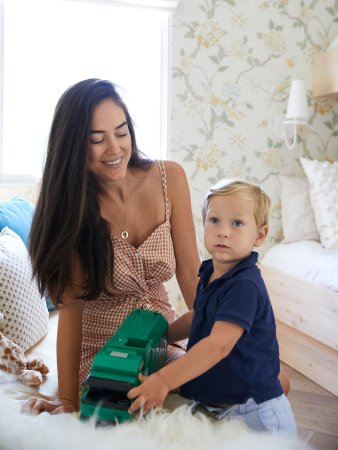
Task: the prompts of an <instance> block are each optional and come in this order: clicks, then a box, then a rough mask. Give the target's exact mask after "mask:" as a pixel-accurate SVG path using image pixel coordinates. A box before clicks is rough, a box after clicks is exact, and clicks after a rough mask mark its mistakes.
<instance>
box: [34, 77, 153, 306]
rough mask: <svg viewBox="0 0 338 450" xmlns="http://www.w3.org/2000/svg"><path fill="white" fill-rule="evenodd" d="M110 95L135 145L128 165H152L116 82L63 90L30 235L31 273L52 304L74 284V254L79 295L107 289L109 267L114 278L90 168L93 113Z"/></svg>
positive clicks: (107, 236) (93, 81)
mask: <svg viewBox="0 0 338 450" xmlns="http://www.w3.org/2000/svg"><path fill="white" fill-rule="evenodd" d="M106 99H111V100H113V101H114V102H115V103H116V104H117V105H119V106H120V107H121V108H122V109H123V111H124V113H125V116H126V121H127V124H128V128H129V133H130V136H131V146H132V154H131V158H130V161H129V167H134V168H141V169H143V170H147V169H148V168H149V166H150V164H151V162H150V161H149V160H148V159H145V158H143V157H142V156H141V152H140V151H139V150H138V148H137V145H136V139H135V132H134V127H133V121H132V119H131V117H130V114H129V112H128V110H127V107H126V106H125V104H124V103H123V101H122V99H121V97H120V95H119V94H118V92H117V90H116V86H115V85H114V84H113V83H111V82H110V81H106V80H99V79H96V78H93V79H89V80H84V81H81V82H79V83H77V84H75V85H73V86H71V87H70V88H69V89H67V90H66V91H65V92H64V94H63V95H62V96H61V98H60V100H59V101H58V104H57V105H56V108H55V113H54V117H53V122H52V126H51V131H50V135H49V142H48V149H47V158H46V164H45V168H44V172H43V177H42V185H41V191H40V195H39V199H38V202H37V206H36V210H35V214H34V218H33V223H32V228H31V233H30V239H29V253H30V256H31V260H32V267H33V276H35V277H36V279H37V281H38V286H39V290H40V292H41V294H43V293H44V292H45V291H46V290H48V292H49V294H50V296H51V298H52V300H53V302H54V303H59V302H61V297H62V294H63V292H64V290H65V288H66V286H67V285H70V284H71V282H72V280H71V271H72V270H73V269H74V265H73V262H74V255H78V256H79V257H80V260H81V263H82V265H83V268H84V270H85V273H86V279H85V280H84V285H83V286H81V288H82V290H83V293H82V295H80V296H79V298H81V299H84V300H93V299H96V298H97V297H98V295H99V294H100V293H101V292H105V293H108V292H109V289H108V288H107V285H106V283H107V280H109V277H108V279H107V278H106V277H107V274H108V271H110V273H111V276H112V272H113V265H114V250H113V246H112V241H111V236H110V227H109V224H108V222H107V221H106V220H104V219H103V217H102V216H101V212H100V205H99V201H98V194H99V193H100V186H99V184H98V182H97V180H96V179H95V176H94V175H93V174H92V173H91V172H89V170H88V145H89V133H90V125H91V120H92V115H93V111H94V109H95V108H96V106H97V105H98V104H99V103H100V102H102V101H103V100H106Z"/></svg>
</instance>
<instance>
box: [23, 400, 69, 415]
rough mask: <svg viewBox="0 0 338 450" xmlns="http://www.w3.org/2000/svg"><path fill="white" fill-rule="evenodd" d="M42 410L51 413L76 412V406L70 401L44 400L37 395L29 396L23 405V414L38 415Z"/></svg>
mask: <svg viewBox="0 0 338 450" xmlns="http://www.w3.org/2000/svg"><path fill="white" fill-rule="evenodd" d="M42 412H48V413H49V414H61V413H73V412H76V408H75V406H74V405H73V404H72V403H70V402H66V401H60V400H54V401H53V400H43V399H41V398H36V397H31V398H29V399H28V400H26V401H25V402H24V403H23V405H22V406H21V413H22V414H32V415H38V414H40V413H42Z"/></svg>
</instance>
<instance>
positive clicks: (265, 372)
mask: <svg viewBox="0 0 338 450" xmlns="http://www.w3.org/2000/svg"><path fill="white" fill-rule="evenodd" d="M257 258H258V254H257V253H256V252H252V253H251V254H250V255H249V256H248V257H247V258H245V259H244V260H242V261H241V262H240V263H238V264H237V265H236V266H235V267H234V268H233V269H231V270H230V271H229V272H226V273H225V274H224V275H222V276H221V277H220V278H217V279H215V280H213V281H212V282H211V283H210V284H208V282H209V278H210V276H211V274H212V272H213V264H212V260H208V261H204V262H203V263H202V265H201V268H200V272H199V277H200V281H199V283H198V287H197V294H196V299H195V303H194V310H195V316H194V319H193V322H192V326H191V330H190V336H189V341H188V347H187V348H188V349H189V348H190V347H192V346H193V345H195V344H196V343H197V342H199V341H200V340H201V339H203V338H204V337H206V336H209V334H210V332H211V329H212V327H213V325H214V323H215V322H216V321H218V320H222V321H227V322H232V323H236V324H238V325H240V326H241V327H243V328H244V330H245V331H244V333H243V334H242V336H241V337H240V339H239V340H238V342H237V343H236V345H235V347H234V348H233V350H232V351H231V353H230V354H229V355H228V356H227V357H226V358H224V359H222V360H221V361H220V362H219V363H217V364H216V365H215V366H213V367H212V368H211V369H209V370H208V371H207V372H205V373H204V374H202V375H200V376H199V377H197V378H195V379H193V380H191V381H189V382H188V383H185V384H184V385H182V386H181V389H180V394H181V395H182V396H183V397H186V398H190V399H193V400H196V401H200V402H202V403H215V404H217V403H231V404H235V403H245V402H246V401H247V400H248V399H249V398H253V399H254V400H255V401H256V403H262V402H264V401H266V400H270V399H272V398H275V397H279V396H280V395H281V394H282V393H283V389H282V387H281V384H280V382H279V379H278V375H279V370H280V365H279V348H278V342H277V338H276V324H275V318H274V314H273V310H272V306H271V302H270V299H269V295H268V293H267V290H266V287H265V284H264V281H263V278H262V276H261V273H260V270H259V268H258V267H257V265H256V263H257Z"/></svg>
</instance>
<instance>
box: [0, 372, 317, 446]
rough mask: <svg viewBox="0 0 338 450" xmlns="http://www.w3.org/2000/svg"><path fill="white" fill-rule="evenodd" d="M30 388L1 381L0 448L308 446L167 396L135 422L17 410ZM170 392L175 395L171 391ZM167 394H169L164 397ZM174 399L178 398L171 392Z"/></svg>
mask: <svg viewBox="0 0 338 450" xmlns="http://www.w3.org/2000/svg"><path fill="white" fill-rule="evenodd" d="M31 394H32V392H30V388H28V387H25V386H23V385H19V384H11V383H10V385H8V384H7V383H6V382H5V379H4V378H2V379H0V449H1V450H46V449H47V448H48V449H51V450H71V449H80V450H130V449H137V450H152V449H156V450H176V449H182V450H190V449H191V450H202V449H203V450H205V449H215V450H216V449H217V450H225V449H231V450H248V449H250V450H286V449H287V450H309V449H310V447H309V446H308V445H307V444H306V443H304V442H302V441H301V440H300V439H297V438H292V439H291V438H286V437H282V436H279V435H271V434H266V433H255V432H253V431H250V430H249V429H248V428H247V427H246V426H245V425H243V424H242V423H241V422H239V421H238V422H237V421H231V422H225V421H221V422H215V421H213V420H211V419H209V418H207V417H206V416H204V415H202V414H196V415H192V414H191V412H190V407H189V406H188V405H186V404H181V405H180V406H177V405H179V403H178V402H177V401H176V402H175V400H174V401H173V400H172V399H173V398H174V399H175V397H172V398H171V404H170V399H169V402H168V408H169V409H167V410H166V411H164V412H163V413H160V414H156V413H154V414H150V415H148V416H146V417H145V418H142V419H139V420H136V421H134V422H129V423H124V424H121V425H117V426H112V427H101V428H95V426H94V424H93V423H92V422H85V423H84V422H81V421H80V420H79V419H78V416H77V415H76V414H61V415H56V416H51V415H49V414H47V413H42V414H40V415H39V416H30V415H23V414H21V413H20V407H21V404H22V401H23V400H24V399H25V398H27V397H28V396H29V395H31ZM172 395H173V396H174V394H172ZM169 397H170V396H169ZM176 397H178V396H176Z"/></svg>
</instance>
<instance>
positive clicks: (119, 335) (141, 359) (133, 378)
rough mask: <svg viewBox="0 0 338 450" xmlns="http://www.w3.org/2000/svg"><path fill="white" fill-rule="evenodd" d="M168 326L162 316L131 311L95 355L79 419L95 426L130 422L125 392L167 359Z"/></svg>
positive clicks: (149, 312)
mask: <svg viewBox="0 0 338 450" xmlns="http://www.w3.org/2000/svg"><path fill="white" fill-rule="evenodd" d="M167 333H168V322H167V320H166V319H165V318H164V317H163V316H162V314H160V313H158V312H156V311H147V310H143V309H136V310H134V311H133V312H132V313H131V314H129V316H128V317H127V318H126V319H125V320H124V321H123V323H122V324H121V326H120V327H119V328H118V330H117V331H116V333H115V334H114V335H113V336H112V338H111V339H109V340H108V341H107V342H106V343H105V344H104V346H103V347H102V348H101V349H100V350H99V351H98V352H97V354H96V355H95V357H94V359H93V362H92V366H91V371H90V374H89V375H88V377H87V379H86V380H85V382H84V383H83V385H82V393H81V405H80V418H81V419H82V420H85V419H89V418H91V417H94V418H95V421H96V424H97V425H108V424H116V423H122V422H125V421H127V420H131V419H132V416H131V415H130V414H129V413H128V409H129V406H130V404H131V400H129V399H128V397H127V393H128V391H129V390H130V389H131V388H133V387H134V386H137V385H138V384H140V382H139V379H138V375H139V372H141V373H142V374H143V375H150V374H151V373H153V372H155V371H156V370H158V369H160V368H161V367H162V366H163V365H164V364H165V361H166V358H167V339H166V337H167Z"/></svg>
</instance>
